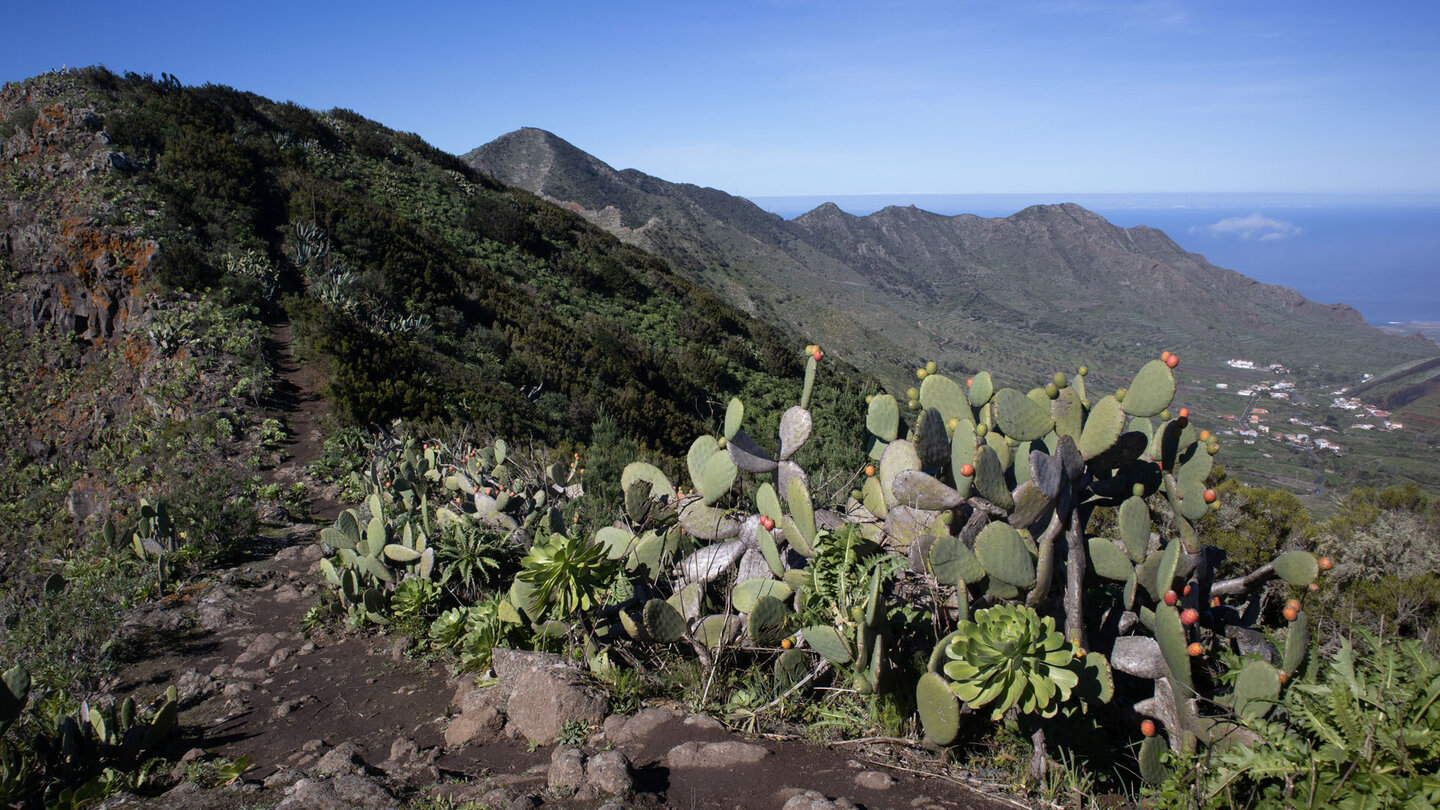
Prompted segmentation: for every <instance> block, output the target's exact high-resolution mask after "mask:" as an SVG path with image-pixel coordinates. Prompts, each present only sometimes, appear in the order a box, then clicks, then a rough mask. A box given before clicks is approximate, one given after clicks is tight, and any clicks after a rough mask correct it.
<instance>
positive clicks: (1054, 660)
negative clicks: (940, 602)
mask: <svg viewBox="0 0 1440 810" xmlns="http://www.w3.org/2000/svg"><path fill="white" fill-rule="evenodd" d="M952 638H953V641H951V643H950V645H949V646H948V647H946V648H945V654H946V656H948V657H949V658H950V659H952V660H950V661H949V662H947V663H946V664H945V666H944V672H945V676H946V677H947V678H949V679H950V691H951V692H953V693H955V696H956V697H958V698H960V700H962V701H964V702H965V704H966V705H967V706H969V707H970V708H971V709H979V708H981V707H983V706H989V705H991V704H994V709H993V711H992V712H991V715H990V716H991V719H992V720H999V719H1000V718H1001V717H1003V716H1004V715H1005V713H1006V712H1008V711H1009V710H1010V709H1011V707H1015V706H1018V707H1019V708H1020V711H1021V712H1024V713H1025V714H1039V715H1042V716H1044V717H1054V716H1055V714H1056V713H1057V712H1058V711H1059V710H1060V704H1061V703H1064V702H1065V701H1067V700H1069V699H1070V693H1071V690H1073V689H1074V688H1075V687H1076V686H1077V685H1079V683H1080V674H1079V673H1078V672H1077V671H1076V658H1075V653H1076V650H1075V648H1074V647H1073V646H1072V645H1071V644H1070V642H1068V641H1066V640H1065V637H1064V636H1063V635H1061V633H1060V632H1059V631H1058V630H1056V629H1055V620H1054V619H1052V618H1050V617H1049V616H1045V617H1043V618H1042V617H1041V616H1040V615H1039V614H1038V613H1036V612H1035V611H1034V610H1031V609H1030V608H1028V607H1025V606H1023V605H997V606H995V607H991V608H986V609H985V610H979V611H976V612H975V615H974V617H973V619H972V620H971V621H963V622H961V623H960V625H959V626H958V627H957V628H956V629H955V633H954V635H953V636H952Z"/></svg>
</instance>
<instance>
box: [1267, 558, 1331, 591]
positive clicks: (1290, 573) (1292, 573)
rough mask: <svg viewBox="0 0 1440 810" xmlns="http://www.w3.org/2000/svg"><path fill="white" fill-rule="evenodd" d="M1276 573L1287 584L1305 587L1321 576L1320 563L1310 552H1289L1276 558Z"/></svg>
mask: <svg viewBox="0 0 1440 810" xmlns="http://www.w3.org/2000/svg"><path fill="white" fill-rule="evenodd" d="M1274 565H1275V573H1276V574H1278V575H1279V576H1280V578H1281V579H1283V580H1285V582H1286V583H1288V584H1290V585H1294V586H1296V587H1301V588H1303V587H1305V586H1307V585H1309V584H1310V583H1312V582H1314V581H1315V578H1316V577H1318V576H1320V563H1319V561H1318V560H1316V559H1315V555H1314V554H1311V553H1310V552H1308V551H1287V552H1285V553H1284V554H1281V555H1280V556H1279V557H1276V558H1275V563H1274Z"/></svg>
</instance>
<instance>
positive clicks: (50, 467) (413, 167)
mask: <svg viewBox="0 0 1440 810" xmlns="http://www.w3.org/2000/svg"><path fill="white" fill-rule="evenodd" d="M0 122H3V123H0V134H3V135H6V136H7V140H6V141H5V142H4V166H3V168H0V188H3V189H4V194H5V198H6V200H7V201H9V205H8V207H7V208H6V209H5V210H3V211H0V234H3V235H4V236H3V242H0V257H3V270H4V276H3V278H4V287H3V311H4V312H5V313H6V314H7V317H6V318H5V319H4V320H3V321H0V345H3V348H4V351H5V355H6V356H5V363H6V365H7V367H11V368H17V369H23V370H24V371H23V374H22V375H17V376H12V377H10V378H9V382H8V383H7V389H6V391H5V392H4V396H5V401H4V402H3V403H0V405H3V406H4V407H3V408H0V411H3V413H4V417H3V421H0V431H3V440H4V447H5V448H6V452H7V458H6V463H7V466H8V468H9V472H10V475H9V476H8V478H9V482H10V483H7V484H6V485H5V486H6V487H7V492H6V493H5V495H6V496H7V497H4V498H0V501H3V502H4V503H6V504H7V510H8V511H7V515H8V516H9V517H12V518H17V519H22V520H23V519H30V520H34V521H38V523H39V524H40V525H42V526H48V525H52V524H53V525H57V526H59V525H61V524H64V525H68V521H69V519H70V518H74V519H83V518H85V517H86V516H88V515H89V514H91V513H92V512H93V513H94V514H97V515H98V514H101V513H103V512H104V511H105V509H106V507H108V506H110V505H118V501H120V500H121V499H122V498H123V499H126V500H128V499H133V498H135V497H139V496H141V495H144V494H147V492H149V493H151V494H153V492H154V491H157V490H159V489H165V488H170V487H174V486H176V485H178V484H179V483H180V482H182V481H184V480H186V479H187V478H189V477H190V473H191V472H193V471H197V470H202V471H207V472H210V473H213V474H214V475H216V476H218V477H219V478H220V479H223V481H226V482H229V483H227V484H224V485H223V486H222V484H221V483H217V484H216V486H217V487H220V488H221V489H228V490H229V491H232V492H238V491H240V490H241V489H243V482H244V481H245V480H246V479H247V478H249V477H250V476H251V475H252V474H254V472H255V471H257V470H262V468H267V467H268V466H270V465H272V464H273V463H275V462H276V461H277V460H278V457H277V455H276V454H275V453H274V452H273V450H274V444H275V434H276V430H277V426H274V425H270V426H267V425H265V419H266V418H267V416H268V412H267V411H266V410H265V408H264V407H263V406H265V405H266V404H267V403H268V402H269V399H270V395H271V394H270V392H271V389H272V388H273V382H274V380H273V377H271V376H270V371H269V364H270V363H271V362H272V361H273V357H274V351H275V350H276V347H275V346H274V345H273V340H271V341H270V344H271V345H268V346H267V338H268V337H270V336H271V333H272V331H273V330H274V329H275V328H277V327H278V326H280V325H283V324H286V323H289V324H290V325H291V327H292V333H293V335H294V336H295V345H294V347H293V350H294V352H295V353H296V354H297V355H298V356H299V357H301V358H302V359H303V360H304V361H305V362H306V363H307V364H309V365H310V366H311V367H312V368H313V369H314V370H315V372H316V373H317V374H319V376H320V377H321V378H322V379H323V381H324V383H325V385H324V390H325V392H326V394H327V396H328V399H329V405H330V409H331V411H332V412H333V414H334V416H335V417H336V420H337V424H344V423H352V424H359V425H385V424H387V423H389V422H390V421H391V420H393V419H396V418H400V417H406V418H408V419H411V420H418V421H421V422H428V423H431V424H432V425H433V426H436V429H439V428H441V427H443V426H451V427H450V428H449V429H452V430H459V429H461V428H462V427H463V428H464V429H467V430H471V431H476V430H478V431H480V432H482V433H485V434H497V435H504V436H507V437H510V438H511V439H512V440H522V441H524V440H528V441H535V442H540V443H544V444H549V445H552V446H557V445H559V444H562V443H563V444H568V443H570V442H586V441H588V439H589V435H590V430H591V426H592V425H593V424H595V423H596V421H597V419H599V418H600V417H601V415H602V414H603V415H605V416H606V417H608V418H609V419H610V420H612V421H613V422H614V423H615V424H616V425H618V427H619V430H620V432H621V434H622V435H626V436H629V437H631V438H633V439H635V440H637V441H639V442H641V443H642V445H643V446H647V447H649V448H651V449H652V450H653V451H657V452H660V453H664V454H669V455H672V456H673V455H678V454H680V453H682V452H683V450H684V448H685V447H686V446H688V444H689V441H690V440H691V439H692V438H693V436H694V435H696V434H697V433H699V432H702V431H703V430H705V429H706V428H707V427H709V426H710V425H712V424H713V422H714V420H716V419H718V418H719V416H720V415H721V414H723V410H724V402H725V400H726V399H727V398H728V396H730V395H733V394H741V395H743V396H745V397H746V398H747V401H753V402H756V403H776V402H781V401H790V400H793V399H794V398H795V397H796V396H797V395H798V382H797V380H798V373H797V370H798V369H799V367H800V366H799V362H800V359H801V356H802V353H801V349H802V348H803V346H804V345H805V344H806V343H807V342H809V341H807V340H805V339H804V338H802V337H799V336H796V335H793V334H790V333H787V332H785V331H783V330H782V329H780V328H777V327H775V326H773V325H771V324H769V323H766V322H765V321H763V320H759V319H755V318H753V317H750V316H748V315H747V314H745V313H743V312H741V311H739V310H737V309H735V308H733V307H732V306H730V305H729V304H727V303H726V302H725V301H724V300H723V299H722V298H721V297H719V296H717V295H715V294H712V293H710V292H707V291H706V290H705V289H703V288H701V287H699V286H697V285H696V284H694V283H692V282H690V281H688V280H686V279H684V278H682V277H680V276H677V275H676V274H675V273H673V272H672V271H671V270H670V268H669V267H668V265H667V264H666V263H665V262H664V261H663V260H660V259H657V258H655V257H654V256H651V255H649V254H646V253H645V252H643V251H641V250H639V249H637V248H635V247H631V246H628V245H625V244H623V243H621V242H620V241H619V240H617V239H615V238H614V237H612V236H610V235H609V234H606V233H604V232H603V231H601V230H600V229H598V228H596V227H594V226H592V225H590V224H588V223H586V222H585V221H584V220H583V219H581V218H580V217H578V216H575V215H573V214H571V213H568V212H566V211H564V210H562V209H560V208H558V207H556V206H554V205H551V204H549V203H546V202H543V201H541V200H539V199H538V198H536V197H535V196H533V195H532V194H530V193H528V192H525V191H521V190H518V189H514V188H509V187H506V186H504V185H502V184H500V183H498V182H496V181H495V180H493V179H491V178H489V177H487V176H485V175H482V174H480V173H478V172H476V171H475V170H473V169H471V168H470V167H468V166H466V165H465V164H464V163H462V162H461V161H460V160H458V159H457V158H455V157H453V156H450V155H448V154H445V153H443V152H440V151H438V150H436V149H435V148H433V147H431V146H429V145H428V144H426V143H425V142H424V141H422V140H421V139H420V138H419V137H417V136H415V135H412V134H407V133H400V132H395V131H392V130H389V129H386V128H385V127H383V126H380V125H379V124H376V123H374V122H372V121H368V120H366V119H364V118H362V117H360V116H358V115H356V114H354V113H352V112H349V111H346V110H338V109H337V110H331V111H329V112H325V113H321V112H315V111H311V110H308V109H304V108H301V107H299V106H296V105H294V104H289V103H276V102H272V101H270V100H267V99H264V98H261V97H259V96H256V95H254V94H250V93H244V92H239V91H236V90H232V89H230V88H226V87H218V86H213V85H207V86H203V87H186V86H183V85H181V84H180V83H179V82H178V81H176V80H174V79H173V77H169V76H165V77H162V78H160V79H154V78H151V77H148V76H136V75H125V76H121V75H116V74H114V73H111V72H109V71H107V70H105V69H103V68H90V69H83V70H72V71H65V72H60V73H54V74H47V75H45V76H42V77H38V78H35V79H31V80H28V81H25V82H18V83H11V84H8V85H6V86H5V87H4V89H3V91H0ZM836 368H837V367H836V366H835V365H834V364H827V365H826V371H825V374H826V375H827V376H829V374H830V373H831V372H832V371H834V370H836ZM838 370H839V372H840V373H838V374H835V377H836V379H835V380H833V381H831V383H830V384H828V385H826V386H824V389H823V390H824V391H825V392H826V393H824V394H823V395H822V396H824V397H826V402H827V403H828V404H829V405H830V406H832V407H828V408H817V413H821V414H825V413H827V412H829V413H838V412H839V410H844V409H846V408H848V409H849V412H850V415H851V416H853V413H856V412H858V410H857V409H858V408H861V407H863V391H862V386H863V385H864V383H863V381H862V380H861V378H860V377H858V376H857V375H856V374H854V373H853V370H850V369H847V368H844V367H839V368H838ZM21 377H24V378H25V384H24V385H21V384H20V380H21ZM836 403H845V404H844V406H843V408H838V410H837V407H835V406H836ZM769 410H773V409H770V408H765V409H763V410H762V411H761V412H765V411H769ZM777 418H778V417H777ZM824 418H829V417H822V419H824ZM853 423H854V420H853V419H850V420H848V421H847V424H853ZM262 427H263V428H264V429H263V430H262ZM283 427H284V426H283V425H280V426H278V429H279V430H282V431H283ZM820 427H821V429H824V428H825V425H823V424H822V425H821V426H820ZM267 437H268V438H267ZM857 443H858V442H857ZM181 448H183V449H184V452H181V453H177V452H176V451H177V450H179V449H181ZM97 453H99V454H100V455H96V454H97ZM102 457H103V458H104V459H105V460H106V462H107V463H106V464H105V465H104V466H103V468H99V469H97V464H96V462H97V460H98V459H101V458H102ZM225 470H228V471H229V472H227V473H224V474H222V472H221V471H225ZM236 482H240V483H236ZM42 484H43V489H44V491H45V492H47V493H52V495H53V496H44V497H42V496H41V495H39V494H37V493H36V491H35V487H37V486H40V485H42ZM117 487H120V488H123V490H122V491H121V496H120V497H117V495H116V493H117ZM77 488H78V489H77ZM87 493H89V494H87ZM92 495H93V497H92ZM77 497H78V498H79V502H82V505H81V506H80V507H79V508H75V506H74V504H75V503H76V502H77V500H76V499H77ZM37 499H38V500H37ZM67 499H68V502H70V503H71V508H69V509H68V510H66V511H67V512H68V514H62V515H61V516H56V515H54V514H53V512H54V511H55V509H56V507H57V506H59V505H60V502H61V501H65V500H67ZM90 501H94V504H93V507H94V508H93V509H92V508H90V507H87V506H84V505H83V504H84V503H89V502H90ZM27 502H33V504H32V505H31V506H28V507H27V506H23V504H25V503H27ZM13 504H20V506H13ZM61 517H63V518H64V519H63V520H62V519H61ZM56 533H57V535H59V534H64V533H65V532H64V530H61V529H57V530H56Z"/></svg>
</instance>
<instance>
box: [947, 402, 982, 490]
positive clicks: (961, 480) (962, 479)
mask: <svg viewBox="0 0 1440 810" xmlns="http://www.w3.org/2000/svg"><path fill="white" fill-rule="evenodd" d="M978 448H979V445H978V443H977V442H976V439H975V424H974V423H973V422H970V421H969V420H966V419H962V420H961V421H960V426H959V427H957V428H955V434H954V435H953V436H951V437H950V474H951V476H953V477H954V479H955V491H956V492H959V493H960V497H962V498H968V497H970V487H971V485H972V484H974V477H973V476H970V477H966V476H963V475H961V474H960V468H961V467H963V466H965V465H966V464H973V463H974V461H975V451H976V450H977V449H978Z"/></svg>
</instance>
